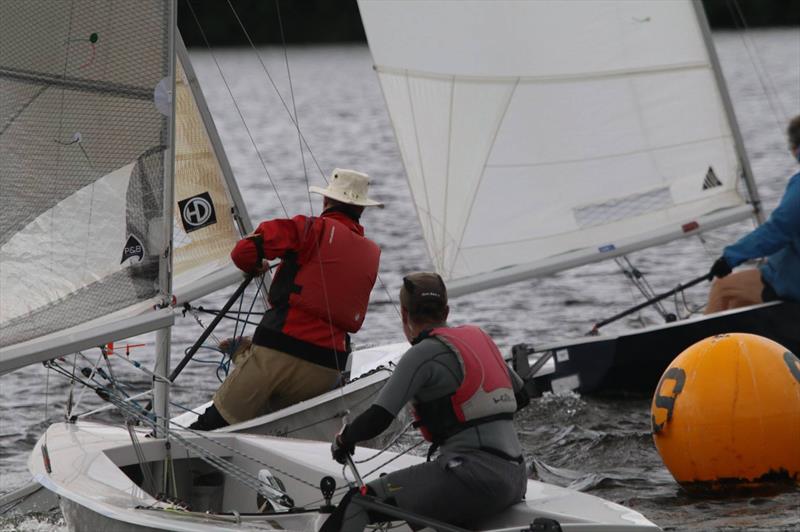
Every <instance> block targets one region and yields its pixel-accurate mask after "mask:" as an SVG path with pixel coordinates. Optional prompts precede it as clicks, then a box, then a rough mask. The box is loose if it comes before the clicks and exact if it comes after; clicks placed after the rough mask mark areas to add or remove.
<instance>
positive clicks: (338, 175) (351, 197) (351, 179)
mask: <svg viewBox="0 0 800 532" xmlns="http://www.w3.org/2000/svg"><path fill="white" fill-rule="evenodd" d="M368 189H369V176H368V175H367V174H362V173H361V172H356V171H355V170H344V169H341V168H336V169H335V170H334V171H333V172H332V173H331V178H330V180H329V181H328V187H327V188H322V187H315V186H311V187H308V190H309V192H314V193H316V194H322V195H323V196H325V197H326V198H331V199H334V200H336V201H341V202H342V203H347V204H348V205H358V206H360V207H383V203H380V202H378V201H375V200H372V199H370V198H368V197H367V191H368Z"/></svg>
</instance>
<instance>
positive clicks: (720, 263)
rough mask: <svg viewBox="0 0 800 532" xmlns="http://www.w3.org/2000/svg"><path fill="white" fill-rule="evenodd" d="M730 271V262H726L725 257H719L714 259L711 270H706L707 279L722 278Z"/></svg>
mask: <svg viewBox="0 0 800 532" xmlns="http://www.w3.org/2000/svg"><path fill="white" fill-rule="evenodd" d="M732 271H733V269H732V268H731V266H730V264H728V261H727V260H725V257H720V258H718V259H717V260H716V261H714V264H712V265H711V271H709V272H708V279H709V281H710V280H711V279H713V278H714V277H720V278H722V277H725V276H726V275H728V274H729V273H731V272H732Z"/></svg>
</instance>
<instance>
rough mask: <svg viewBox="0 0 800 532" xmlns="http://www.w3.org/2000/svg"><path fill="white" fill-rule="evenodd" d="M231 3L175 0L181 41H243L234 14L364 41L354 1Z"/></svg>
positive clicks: (772, 16) (738, 2)
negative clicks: (177, 0)
mask: <svg viewBox="0 0 800 532" xmlns="http://www.w3.org/2000/svg"><path fill="white" fill-rule="evenodd" d="M230 4H231V5H232V6H233V8H234V9H235V11H236V14H234V12H233V11H232V10H231V7H230V5H229V4H228V1H227V0H179V2H178V26H179V27H180V30H181V34H182V36H183V39H184V42H185V43H186V45H187V46H205V40H206V39H207V40H208V42H209V43H211V44H212V45H213V46H241V45H247V44H248V43H247V38H246V36H245V35H244V33H243V32H242V30H241V28H240V26H239V23H238V21H237V20H236V16H237V15H238V17H239V19H241V21H242V24H243V25H244V27H245V29H246V30H247V32H248V34H249V36H250V38H251V39H252V40H253V42H254V43H256V44H280V43H282V42H286V43H290V44H298V43H326V42H366V36H365V35H364V28H363V27H362V25H361V18H360V16H359V14H358V6H357V5H356V0H230ZM703 5H704V6H705V9H706V15H707V16H708V20H709V23H710V25H711V27H712V28H714V29H742V28H745V27H748V28H750V27H764V26H798V27H799V28H800V0H703ZM279 13H280V16H278V14H279ZM198 21H199V24H198ZM200 28H202V31H201V30H200ZM203 34H205V37H204V35H203Z"/></svg>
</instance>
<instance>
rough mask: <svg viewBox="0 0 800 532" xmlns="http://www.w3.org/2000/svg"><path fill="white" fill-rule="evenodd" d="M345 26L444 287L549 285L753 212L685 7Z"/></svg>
mask: <svg viewBox="0 0 800 532" xmlns="http://www.w3.org/2000/svg"><path fill="white" fill-rule="evenodd" d="M359 9H360V11H361V15H362V20H363V22H364V26H365V30H366V34H367V40H368V41H369V46H370V51H371V52H372V56H373V60H374V64H375V65H376V67H375V70H376V72H377V75H378V79H379V81H380V84H381V87H382V89H383V94H384V97H385V99H386V104H387V108H388V111H389V115H390V118H391V120H392V125H393V127H394V130H395V134H396V137H397V142H398V145H399V147H400V153H401V156H402V158H403V163H404V166H405V169H406V174H407V177H408V182H409V187H410V189H411V195H412V199H413V201H414V204H415V206H416V208H417V213H418V216H419V217H420V222H421V227H422V233H423V237H424V238H425V240H426V243H427V246H428V251H429V254H430V256H431V258H432V259H433V262H434V267H435V268H436V270H437V271H438V272H439V273H440V274H442V276H443V277H444V278H446V279H447V280H448V282H449V283H456V284H463V283H467V282H468V281H467V280H468V279H476V278H479V277H482V276H488V277H497V278H500V277H503V276H504V274H503V273H502V272H507V271H508V270H509V269H516V270H519V271H526V272H528V273H530V274H531V275H538V274H540V273H541V272H543V271H547V272H552V271H558V270H559V269H563V268H567V267H572V266H574V265H576V264H577V263H576V261H575V260H573V258H571V257H573V256H574V255H575V254H576V253H578V254H579V255H580V256H581V257H584V256H585V257H593V258H592V259H591V260H589V262H591V261H592V260H601V259H602V258H603V256H602V255H598V254H597V253H596V250H598V249H600V248H608V247H611V248H613V249H619V248H621V247H625V248H626V249H640V248H641V247H645V246H644V245H643V243H644V242H653V241H654V239H653V236H652V235H654V234H658V235H662V236H664V235H672V238H676V237H678V236H681V235H682V234H684V233H683V231H682V226H683V225H685V224H687V223H691V222H693V221H696V220H700V219H705V217H708V216H711V215H712V214H713V213H716V212H721V211H730V210H731V209H733V210H736V211H737V212H748V211H749V212H751V213H752V212H753V209H752V206H750V205H748V204H747V199H746V198H745V197H743V196H742V195H741V193H740V190H739V189H740V187H739V186H738V185H739V184H740V181H741V175H742V168H743V166H746V160H745V159H744V158H743V157H744V155H743V153H742V150H741V147H740V146H739V143H738V142H737V140H736V130H735V127H734V126H735V122H734V121H733V117H732V115H731V114H730V113H729V109H728V108H727V106H726V103H725V98H724V96H725V92H724V91H725V88H724V86H722V85H721V84H720V82H719V77H718V73H717V71H716V64H715V62H714V56H713V54H712V53H711V52H710V51H709V50H708V49H707V48H706V36H705V34H704V26H703V21H702V20H700V19H699V18H698V14H697V11H696V10H695V6H694V4H693V0H680V1H672V2H649V1H637V0H624V1H617V0H573V1H570V2H559V1H549V0H540V1H536V2H516V1H513V0H495V1H489V0H486V1H481V0H476V1H470V2H457V1H450V0H429V1H424V2H421V1H420V2H416V1H410V2H404V1H398V0H360V1H359ZM739 207H743V208H744V210H743V211H742V210H741V209H739ZM700 227H701V230H704V229H706V228H708V226H707V225H706V224H701V225H700ZM662 236H659V238H658V239H657V240H659V241H662V240H663V238H662ZM623 242H624V244H623ZM640 244H641V245H640ZM581 260H583V259H581ZM536 264H546V265H547V267H546V268H539V267H537V266H535V265H536ZM531 265H534V266H531ZM493 272H495V273H493Z"/></svg>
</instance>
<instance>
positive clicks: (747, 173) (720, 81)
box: [692, 0, 764, 224]
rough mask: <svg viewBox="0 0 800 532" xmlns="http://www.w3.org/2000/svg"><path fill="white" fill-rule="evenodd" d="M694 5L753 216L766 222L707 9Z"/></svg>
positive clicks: (699, 2)
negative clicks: (740, 166) (713, 37)
mask: <svg viewBox="0 0 800 532" xmlns="http://www.w3.org/2000/svg"><path fill="white" fill-rule="evenodd" d="M692 5H693V7H694V10H695V13H696V14H697V22H698V24H699V25H700V30H701V32H702V34H703V41H704V42H705V44H706V50H708V57H709V60H710V62H711V65H712V67H713V68H714V77H715V78H716V80H717V86H718V87H719V93H720V97H721V98H722V104H723V106H724V107H725V114H726V115H727V116H728V122H729V123H730V126H731V132H732V133H733V141H734V145H735V146H736V154H737V155H738V156H739V164H741V165H742V177H743V178H744V182H745V185H746V186H747V195H748V196H750V203H751V204H752V205H753V216H754V217H755V219H756V221H757V222H758V223H759V224H762V223H764V212H763V211H762V209H761V198H760V196H759V195H758V187H757V186H756V182H755V179H754V178H753V169H752V168H751V167H750V159H748V157H747V150H745V147H744V139H743V138H742V132H741V130H740V129H739V122H737V121H736V113H735V112H734V110H733V103H732V102H731V95H730V93H729V92H728V85H727V83H726V82H725V76H724V75H723V74H722V67H721V66H720V63H719V57H718V56H717V49H716V48H715V47H714V41H713V39H712V38H711V29H710V27H709V25H708V18H707V17H706V11H705V9H704V8H703V3H702V0H692Z"/></svg>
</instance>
